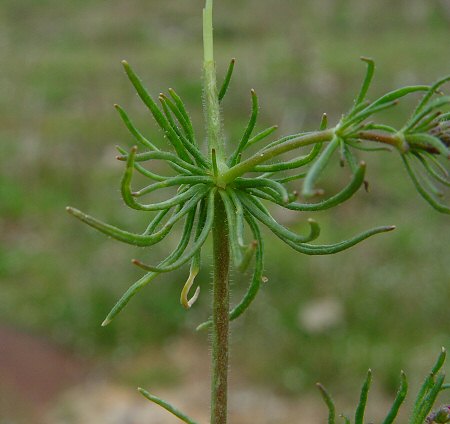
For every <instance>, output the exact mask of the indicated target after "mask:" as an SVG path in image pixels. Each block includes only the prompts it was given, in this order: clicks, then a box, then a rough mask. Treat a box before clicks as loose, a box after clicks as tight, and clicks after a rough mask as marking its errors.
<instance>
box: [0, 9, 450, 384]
mask: <svg viewBox="0 0 450 424" xmlns="http://www.w3.org/2000/svg"><path fill="white" fill-rule="evenodd" d="M336 5H337V6H333V7H335V8H336V10H333V7H332V6H331V2H330V8H331V10H329V8H327V7H323V8H322V7H317V6H316V2H312V1H304V2H293V1H290V2H285V3H283V4H282V6H280V3H279V2H275V0H267V1H264V2H260V1H256V0H249V1H248V2H245V3H244V4H241V2H237V1H235V2H233V1H228V2H218V5H217V11H216V15H217V22H216V42H217V46H216V51H217V57H218V65H219V67H220V69H221V70H222V72H225V69H226V64H227V62H228V60H229V58H230V57H236V58H237V65H236V71H235V79H234V80H233V81H232V85H231V91H230V96H229V98H228V99H227V101H226V102H225V105H224V111H225V125H226V128H227V131H228V135H229V139H230V142H231V143H232V142H233V140H235V139H236V138H237V137H239V136H240V134H241V132H242V131H243V127H244V126H245V119H243V118H242V116H244V117H245V116H246V113H247V111H248V113H249V108H250V96H249V90H250V88H255V89H256V90H257V92H258V94H259V96H260V102H261V105H262V109H261V122H260V127H259V128H263V127H264V126H265V125H267V126H268V125H273V124H275V123H277V124H280V127H281V128H280V130H279V133H280V134H281V133H288V132H290V131H293V130H298V129H303V128H306V129H307V128H316V127H317V124H318V122H319V119H320V115H321V113H322V112H327V113H329V115H330V117H331V118H332V119H336V118H338V117H339V116H340V114H341V113H342V112H343V111H345V110H346V109H347V108H348V106H349V105H350V102H351V99H352V96H353V95H354V93H355V91H356V90H357V89H358V87H359V81H360V78H361V76H362V75H363V72H364V67H363V66H362V65H361V64H360V62H359V60H358V57H359V56H361V55H364V56H371V57H373V58H374V59H376V61H377V64H378V73H377V75H376V80H375V84H374V92H373V93H372V95H376V94H378V93H381V92H382V91H384V90H385V89H388V88H392V87H395V86H396V85H398V84H406V83H414V82H429V81H433V80H434V79H435V78H436V77H438V76H441V75H443V74H445V73H448V72H449V66H448V65H449V63H448V56H446V55H445V54H444V53H443V52H444V51H445V49H446V47H448V22H446V21H445V17H444V15H443V14H442V13H439V12H438V10H437V6H435V5H434V3H430V4H429V5H428V6H426V7H425V6H423V7H424V10H423V11H422V12H420V11H419V12H420V13H419V12H417V16H416V15H415V14H414V13H413V12H414V7H415V6H411V7H409V6H408V4H407V3H405V4H403V2H398V4H397V3H395V5H392V2H390V1H387V0H385V1H379V2H376V3H375V2H369V1H356V0H352V1H350V0H348V1H344V0H342V1H340V2H336ZM338 6H339V7H340V9H338ZM200 9H201V4H199V3H198V2H194V1H186V0H183V1H181V0H179V1H173V2H172V1H171V2H163V1H158V2H156V1H154V2H146V1H143V0H134V1H132V2H128V3H127V4H126V5H125V4H124V3H123V2H119V1H118V0H113V1H109V2H107V3H102V2H95V1H88V0H85V1H81V2H77V5H76V7H75V6H74V3H73V2H69V1H62V0H59V1H51V0H47V1H40V2H33V1H21V2H17V1H13V0H5V1H4V2H3V12H2V16H1V19H2V25H1V30H0V41H1V45H2V50H3V51H4V57H7V58H8V60H7V61H5V62H4V63H3V66H2V71H3V72H2V77H1V80H0V87H1V88H2V96H1V97H0V112H1V113H0V128H1V129H0V153H1V155H0V158H1V159H0V162H1V163H0V166H1V169H2V176H1V180H0V211H1V223H0V226H1V233H2V239H3V240H2V241H3V243H2V247H1V250H0V277H1V288H0V290H1V293H2V294H1V298H2V308H1V309H0V319H1V320H2V321H4V322H8V323H11V324H12V325H17V326H20V327H23V328H26V329H30V330H32V331H35V332H37V333H42V334H45V335H50V337H52V338H54V339H55V340H56V341H58V342H61V343H64V344H66V345H67V346H70V347H72V348H73V349H74V350H76V351H77V352H79V353H81V354H84V355H93V356H96V355H99V354H101V353H104V352H107V353H112V352H114V351H120V350H121V349H123V346H128V347H129V354H130V355H131V354H132V353H133V351H135V350H137V349H139V348H140V346H142V345H143V344H146V343H148V342H151V343H155V344H157V343H160V342H161V340H163V339H165V338H166V337H173V335H174V334H177V333H179V332H182V331H185V330H186V328H187V327H188V328H191V329H193V328H194V327H195V325H196V324H197V323H198V322H201V320H202V319H203V318H206V316H207V314H208V312H207V311H208V306H209V299H208V296H207V293H208V288H207V287H208V286H209V275H208V272H204V273H203V275H201V278H200V279H199V281H202V282H203V293H202V296H201V299H200V301H199V302H198V304H196V307H195V308H194V309H193V310H192V311H190V312H189V313H186V312H184V311H183V310H182V308H181V306H180V305H179V301H178V299H179V291H180V289H181V286H182V284H183V282H184V279H185V273H187V270H185V272H179V273H178V274H177V278H175V277H173V276H167V277H164V276H163V277H161V278H158V279H157V280H156V281H155V282H154V283H152V285H151V286H150V287H148V288H146V289H145V290H144V291H143V292H142V295H141V296H139V297H138V298H136V299H133V301H132V302H131V303H130V305H129V306H128V307H127V309H126V310H124V312H123V313H122V314H121V316H120V317H119V318H118V319H117V320H116V321H115V322H114V323H113V324H112V325H111V326H110V327H108V328H106V329H101V328H100V327H99V325H100V323H101V321H102V320H103V318H104V316H105V315H106V313H107V312H108V310H109V308H110V307H111V306H112V305H113V304H114V302H115V300H116V299H117V298H118V297H119V296H120V294H121V293H122V292H123V291H124V290H125V289H126V288H127V287H128V285H129V284H131V283H132V282H133V281H134V280H135V279H137V278H138V276H139V275H140V273H139V271H137V270H135V269H134V268H133V267H132V266H131V264H130V259H131V258H132V257H133V256H136V255H139V256H140V257H142V258H148V257H149V256H151V258H154V257H156V256H158V257H159V256H162V255H163V254H164V252H163V251H159V250H157V249H152V250H151V251H141V250H138V249H133V248H130V247H126V246H122V245H120V244H118V243H115V242H114V241H111V240H107V239H105V238H103V237H102V236H101V235H99V234H96V233H93V232H92V231H91V230H90V229H88V228H85V227H83V226H81V225H80V224H79V223H78V222H75V221H74V220H72V219H71V218H70V217H68V216H67V215H66V214H65V212H64V207H65V206H66V205H67V204H71V205H74V206H77V207H80V208H81V209H83V210H86V211H88V212H89V213H92V214H94V215H96V216H98V217H101V218H104V219H105V220H106V219H107V220H109V221H110V222H112V223H117V222H119V221H120V222H122V223H123V222H125V223H127V224H128V226H129V228H136V229H139V228H143V227H144V226H145V223H146V216H145V214H142V213H137V212H132V211H129V210H127V209H126V208H125V207H124V206H123V204H122V201H121V199H120V195H119V190H118V183H119V180H120V174H121V170H122V166H121V164H118V163H117V162H116V161H115V159H114V156H115V152H114V148H113V147H114V145H115V144H119V143H120V144H122V145H130V144H131V143H132V140H131V139H130V137H129V135H128V134H127V132H126V130H125V129H124V128H123V127H122V125H121V122H120V120H119V118H118V116H116V112H115V111H114V109H113V107H112V104H113V103H114V102H119V103H120V104H121V105H122V106H124V107H125V108H126V109H127V110H128V112H129V113H130V115H131V116H132V117H133V118H134V119H135V121H136V122H137V123H138V124H139V126H140V127H141V128H143V130H144V133H145V134H147V135H148V136H149V137H151V138H152V139H156V138H158V137H159V136H160V134H159V133H158V132H157V131H156V130H155V127H154V126H153V124H152V122H151V119H150V116H149V114H148V113H147V112H146V111H145V108H144V106H143V105H141V104H140V103H139V101H138V100H137V97H136V95H135V94H134V92H133V90H132V87H131V86H130V85H129V84H128V82H127V80H126V78H125V76H124V75H123V73H122V70H121V67H120V64H119V61H120V59H122V58H126V59H127V60H128V61H129V62H130V63H131V64H133V65H134V67H135V68H136V71H137V72H139V73H140V75H141V76H142V78H143V79H144V81H145V82H146V85H147V86H149V88H150V89H151V92H152V93H153V94H157V93H159V91H162V90H165V89H166V88H168V87H174V88H175V89H177V90H178V92H179V94H181V95H182V96H183V97H184V98H185V99H186V102H187V104H188V105H189V108H190V110H191V113H192V115H193V119H194V122H196V124H197V129H198V130H199V132H200V134H202V132H203V128H202V125H203V124H202V121H201V119H202V112H201V93H200V86H201V85H200V69H201V68H200V61H201V40H200V37H201V31H200ZM30 28H31V29H32V30H30ZM405 110H407V108H402V107H400V108H399V115H393V116H392V117H389V119H391V120H392V122H396V121H397V122H398V120H399V119H400V116H401V115H402V113H403V114H404V113H405ZM292 111H294V112H292ZM371 156H372V157H371V158H369V168H368V173H369V174H368V178H369V181H370V183H371V193H370V194H369V195H368V194H366V193H363V192H361V193H359V194H358V196H357V197H356V198H355V199H354V200H353V201H352V202H349V203H348V204H346V205H345V206H341V207H340V208H338V209H336V211H334V212H332V213H322V214H320V215H318V217H319V219H320V221H321V222H322V223H323V240H325V239H328V240H338V239H339V238H340V237H342V236H345V235H346V234H349V232H351V228H353V226H354V225H355V222H357V223H358V224H357V226H358V227H359V228H360V229H364V228H366V227H368V226H372V225H373V224H377V225H378V224H398V225H399V228H398V230H397V231H396V232H395V233H393V234H389V235H382V236H379V237H377V238H376V239H374V240H369V241H367V242H366V243H365V244H364V245H362V246H358V247H356V248H354V249H352V250H350V251H349V252H346V253H341V254H339V255H338V256H336V257H326V258H309V257H299V256H298V255H297V254H295V255H294V254H291V252H289V250H288V249H287V248H285V247H283V246H282V245H281V243H278V242H277V241H275V240H274V239H273V240H274V241H273V243H272V242H268V243H267V245H268V247H269V251H268V259H267V265H266V267H267V270H266V273H267V275H268V277H269V279H270V282H269V283H268V284H267V285H266V286H265V289H264V290H263V294H262V296H261V297H259V298H258V299H257V300H256V302H255V306H254V308H253V311H250V313H249V314H248V316H247V317H246V318H243V319H242V321H241V322H240V323H236V324H235V328H236V331H235V335H234V340H235V342H234V353H233V357H234V361H235V362H236V363H238V362H240V363H241V364H243V365H246V366H247V368H248V369H249V371H248V372H249V373H250V374H251V375H252V378H254V379H255V380H258V379H261V380H263V381H266V382H267V381H270V382H275V383H276V385H277V387H278V388H279V389H281V390H285V391H290V392H292V391H294V392H296V391H300V390H304V389H306V388H307V389H310V388H313V387H314V386H313V384H312V383H313V382H315V381H317V380H319V379H320V380H321V381H323V382H324V383H325V384H326V385H327V386H330V387H331V388H332V386H333V385H334V386H335V387H342V386H343V385H344V384H348V386H347V387H350V386H351V384H352V383H354V382H358V384H359V381H360V380H361V378H362V376H363V375H364V373H365V370H366V369H367V368H368V367H369V366H371V367H372V368H374V371H375V372H376V373H377V375H378V376H377V378H378V379H380V380H382V381H383V387H384V388H385V389H386V390H389V391H393V390H394V386H395V385H396V384H397V378H398V373H399V371H400V368H402V367H403V368H405V370H406V371H409V374H411V373H413V374H417V375H423V374H424V373H425V372H426V370H427V367H428V364H429V363H431V362H432V360H433V358H434V357H435V356H436V353H437V352H438V350H439V348H440V346H441V345H447V346H448V342H449V336H448V328H447V323H448V322H449V320H450V309H449V308H448V301H447V299H448V298H449V294H450V288H449V284H448V283H449V276H450V263H449V261H448V260H446V256H448V255H447V252H448V243H449V240H450V235H449V230H448V228H449V226H448V219H446V217H443V216H439V215H438V214H437V213H436V212H434V211H433V210H432V209H430V208H429V207H427V206H426V205H425V204H424V203H423V202H422V201H421V199H420V198H419V196H418V195H417V194H416V192H415V190H414V189H413V187H412V185H411V184H410V182H409V180H408V179H407V177H406V175H405V172H404V170H403V167H402V166H401V164H400V161H399V159H398V158H397V157H395V155H394V154H390V155H388V154H386V155H385V154H380V155H378V156H377V159H375V157H374V155H371ZM99 163H100V164H101V166H100V167H98V164H99ZM337 172H339V173H336V174H335V177H333V178H330V180H329V181H324V185H325V188H326V189H327V190H330V191H331V190H333V189H336V188H337V187H338V185H339V184H340V183H344V182H345V181H346V178H347V175H346V174H345V170H344V172H340V171H337ZM308 216H309V215H308ZM288 219H289V217H286V220H288ZM299 225H301V223H300V224H299ZM170 242H171V243H173V242H174V240H170ZM168 250H169V249H167V251H168ZM152 262H154V261H152ZM240 281H241V277H240V276H238V275H236V276H235V277H234V291H235V293H236V295H237V294H238V293H239V292H240V291H241V290H242V289H243V288H242V287H241V283H240ZM243 281H244V284H245V285H246V284H247V281H246V280H245V279H244V280H243ZM322 298H332V299H334V300H335V301H336V302H338V303H339V304H341V306H342V308H343V319H342V321H340V322H339V323H338V324H337V325H336V326H335V327H332V328H330V329H329V330H326V331H324V332H321V333H308V332H307V331H305V330H304V329H303V328H302V327H301V325H299V323H298V322H299V320H298V314H299V310H301V309H302V308H303V307H304V306H306V305H308V304H310V302H312V301H313V300H317V299H322ZM355 369H356V370H358V371H360V373H359V375H355V372H354V371H352V370H355Z"/></svg>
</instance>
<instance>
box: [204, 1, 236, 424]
mask: <svg viewBox="0 0 450 424" xmlns="http://www.w3.org/2000/svg"><path fill="white" fill-rule="evenodd" d="M212 6H213V0H206V5H205V8H204V9H203V47H204V63H203V71H204V80H203V96H204V110H205V120H206V128H207V138H208V149H209V152H210V154H211V160H212V162H213V164H214V166H215V167H216V168H217V170H216V171H215V174H217V175H220V174H222V173H223V172H226V170H228V167H227V165H226V157H225V146H224V137H223V132H222V121H221V116H220V106H219V97H218V91H217V83H216V67H215V63H214V51H213V27H212ZM212 234H213V252H214V259H213V261H214V277H213V306H212V322H213V325H212V336H211V344H212V346H211V347H212V352H211V361H212V371H211V373H212V374H211V424H226V422H227V394H228V389H227V388H228V348H229V346H228V345H229V343H228V338H229V322H230V318H229V310H230V293H229V277H228V273H229V268H230V252H229V250H230V248H229V241H228V223H227V215H226V211H225V206H224V204H223V202H222V199H221V196H220V195H219V194H218V193H216V198H215V204H214V224H213V229H212Z"/></svg>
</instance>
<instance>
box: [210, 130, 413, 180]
mask: <svg viewBox="0 0 450 424" xmlns="http://www.w3.org/2000/svg"><path fill="white" fill-rule="evenodd" d="M335 134H336V128H330V129H328V130H322V131H315V132H311V133H308V134H304V135H301V136H299V137H297V138H293V139H291V140H289V141H285V142H284V143H281V144H277V145H275V146H273V147H270V148H268V149H266V150H262V151H259V152H257V153H256V154H254V155H253V156H251V157H250V158H248V159H247V160H244V161H242V162H240V163H239V164H237V165H235V166H233V167H232V168H230V169H228V170H227V171H225V172H224V173H222V174H221V175H219V177H218V178H217V181H216V184H217V185H218V186H219V187H226V185H227V184H229V183H231V182H232V181H234V180H235V179H236V178H237V177H240V176H241V175H244V174H245V173H246V172H249V171H251V170H252V169H253V168H254V167H255V166H256V165H259V164H261V163H264V162H266V161H268V160H270V159H273V158H274V157H276V156H279V155H281V154H283V153H286V152H290V151H291V150H295V149H298V148H299V147H304V146H309V145H311V144H316V143H322V142H327V141H331V140H332V139H333V138H334V136H335ZM358 136H359V137H360V138H361V139H364V140H367V141H374V142H379V143H384V144H389V145H391V146H395V147H397V148H398V149H400V151H402V149H404V147H402V146H400V142H401V139H400V138H399V137H398V135H396V134H380V133H379V132H377V131H362V132H361V133H359V134H358Z"/></svg>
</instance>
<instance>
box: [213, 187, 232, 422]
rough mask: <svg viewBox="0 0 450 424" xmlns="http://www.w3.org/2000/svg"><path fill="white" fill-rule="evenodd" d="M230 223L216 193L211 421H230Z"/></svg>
mask: <svg viewBox="0 0 450 424" xmlns="http://www.w3.org/2000/svg"><path fill="white" fill-rule="evenodd" d="M227 227H228V224H227V218H226V213H225V207H224V205H223V203H222V200H221V197H220V196H219V195H218V194H217V195H216V203H215V215H214V228H213V244H214V248H213V252H214V281H213V327H212V379H211V424H226V422H227V386H228V338H229V322H230V319H229V309H230V290H229V284H228V273H229V267H230V252H229V243H228V228H227Z"/></svg>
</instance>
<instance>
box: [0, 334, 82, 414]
mask: <svg viewBox="0 0 450 424" xmlns="http://www.w3.org/2000/svg"><path fill="white" fill-rule="evenodd" d="M87 371H88V366H87V364H86V363H84V362H83V361H81V360H80V359H78V358H76V357H75V356H74V355H72V354H71V353H70V352H67V351H65V350H63V349H61V348H59V347H57V346H55V345H54V344H53V343H50V342H48V341H47V340H45V339H44V338H42V337H38V336H35V335H32V334H29V333H25V332H23V331H20V330H18V329H14V328H10V327H6V326H0V393H1V397H0V422H3V420H4V421H5V422H6V418H7V417H8V415H12V414H14V415H19V416H22V417H23V418H24V419H25V418H28V419H34V420H36V419H37V417H38V416H39V415H40V414H41V413H42V412H43V411H44V410H45V409H46V408H47V407H48V406H49V405H51V403H52V402H53V401H54V399H55V398H56V397H57V396H58V395H59V394H60V393H61V391H63V390H64V389H66V388H69V387H71V386H73V385H74V384H77V383H80V382H81V381H82V380H83V379H84V377H85V376H86V375H87ZM14 422H16V421H14ZM28 422H29V421H28Z"/></svg>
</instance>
